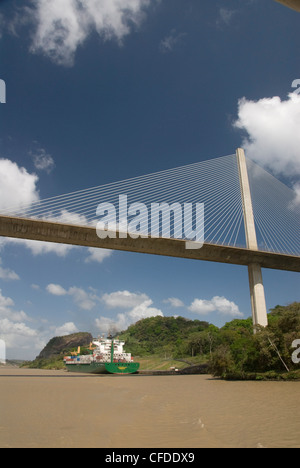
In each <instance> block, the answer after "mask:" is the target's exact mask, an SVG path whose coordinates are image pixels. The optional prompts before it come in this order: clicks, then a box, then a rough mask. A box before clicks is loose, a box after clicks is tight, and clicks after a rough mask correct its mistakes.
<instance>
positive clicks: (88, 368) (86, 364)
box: [64, 338, 139, 374]
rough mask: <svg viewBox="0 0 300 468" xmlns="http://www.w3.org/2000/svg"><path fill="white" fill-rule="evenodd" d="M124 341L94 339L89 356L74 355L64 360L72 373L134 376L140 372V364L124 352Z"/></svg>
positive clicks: (78, 353)
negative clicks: (133, 374)
mask: <svg viewBox="0 0 300 468" xmlns="http://www.w3.org/2000/svg"><path fill="white" fill-rule="evenodd" d="M124 345H125V342H124V341H120V340H113V339H110V338H98V339H94V340H93V341H92V343H91V344H90V347H89V352H90V353H89V354H85V355H84V354H80V348H79V349H78V352H77V353H72V355H70V356H66V357H65V358H64V362H65V365H66V367H67V369H68V370H69V371H70V372H85V373H93V374H95V373H96V374H102V373H111V374H132V373H135V372H137V371H138V369H139V363H136V362H134V361H133V358H132V357H131V354H130V353H126V352H125V351H124Z"/></svg>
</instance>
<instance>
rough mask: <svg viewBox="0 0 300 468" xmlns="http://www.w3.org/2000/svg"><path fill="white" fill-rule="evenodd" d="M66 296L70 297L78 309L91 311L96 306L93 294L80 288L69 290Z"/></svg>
mask: <svg viewBox="0 0 300 468" xmlns="http://www.w3.org/2000/svg"><path fill="white" fill-rule="evenodd" d="M68 294H69V295H70V296H72V298H73V300H74V302H75V304H76V305H78V307H80V309H83V310H92V309H93V308H94V307H95V306H96V302H95V299H97V297H96V295H95V294H93V293H87V292H86V291H84V289H82V288H76V287H72V288H70V289H69V291H68Z"/></svg>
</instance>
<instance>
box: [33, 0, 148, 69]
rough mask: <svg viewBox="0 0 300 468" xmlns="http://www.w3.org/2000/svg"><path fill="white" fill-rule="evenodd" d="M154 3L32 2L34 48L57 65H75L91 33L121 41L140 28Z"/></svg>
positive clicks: (96, 0)
mask: <svg viewBox="0 0 300 468" xmlns="http://www.w3.org/2000/svg"><path fill="white" fill-rule="evenodd" d="M150 3H151V0H101V1H99V0H81V1H79V0H32V4H33V7H32V9H31V15H32V17H33V20H34V21H35V23H36V25H37V27H36V31H35V34H34V37H33V43H32V46H31V50H32V52H41V53H43V54H44V55H46V56H48V57H49V58H51V59H52V60H53V61H55V62H56V63H58V64H62V65H69V66H70V65H72V64H73V62H74V56H75V53H76V50H77V49H78V47H80V46H82V45H83V43H84V42H85V41H86V40H87V38H88V37H89V36H90V35H91V33H92V32H94V31H95V32H97V34H98V35H99V36H100V37H101V38H102V39H103V40H104V41H105V40H112V39H115V40H117V41H118V42H120V43H121V42H122V39H123V38H124V37H125V36H126V35H128V34H129V33H130V31H131V29H132V26H133V25H135V26H138V25H140V23H141V21H142V19H143V11H144V8H145V7H147V6H149V5H150Z"/></svg>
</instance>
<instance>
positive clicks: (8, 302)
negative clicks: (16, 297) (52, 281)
mask: <svg viewBox="0 0 300 468" xmlns="http://www.w3.org/2000/svg"><path fill="white" fill-rule="evenodd" d="M14 305H15V303H14V301H13V300H12V299H11V298H10V297H5V296H3V294H2V290H1V289H0V318H2V319H4V318H5V319H6V318H7V319H9V320H11V321H13V322H18V321H20V320H29V318H28V317H27V315H26V314H25V312H24V311H23V310H21V311H15V310H14V309H13V307H14ZM0 331H1V329H0Z"/></svg>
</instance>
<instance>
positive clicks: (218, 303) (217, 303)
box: [189, 296, 243, 317]
mask: <svg viewBox="0 0 300 468" xmlns="http://www.w3.org/2000/svg"><path fill="white" fill-rule="evenodd" d="M189 310H190V311H191V312H194V313H196V314H199V315H208V314H210V313H211V312H219V313H220V314H222V315H227V316H230V317H243V314H242V313H241V312H240V310H239V308H238V306H237V305H236V304H235V303H234V302H232V301H229V300H228V299H226V298H225V297H224V296H222V297H220V296H215V297H213V298H212V299H211V300H210V301H208V300H204V299H194V301H193V302H192V304H191V305H190V306H189Z"/></svg>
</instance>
